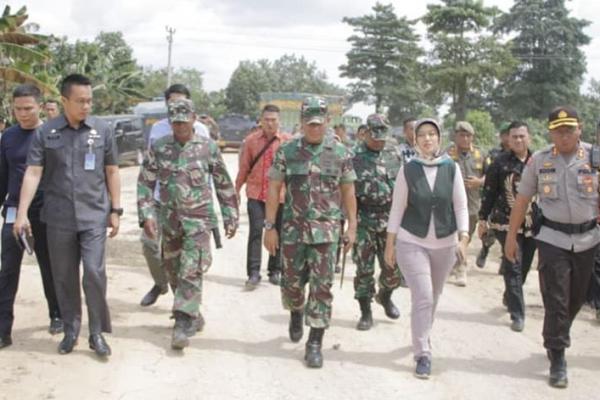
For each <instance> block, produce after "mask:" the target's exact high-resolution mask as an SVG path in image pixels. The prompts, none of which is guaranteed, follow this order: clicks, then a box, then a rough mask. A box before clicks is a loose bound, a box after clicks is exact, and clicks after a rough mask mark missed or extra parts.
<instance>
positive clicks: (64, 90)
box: [60, 74, 92, 97]
mask: <svg viewBox="0 0 600 400" xmlns="http://www.w3.org/2000/svg"><path fill="white" fill-rule="evenodd" d="M74 85H79V86H92V81H90V78H88V77H87V76H85V75H81V74H71V75H67V76H65V78H64V79H63V80H62V82H61V83H60V95H61V96H63V97H69V95H70V94H71V87H73V86H74Z"/></svg>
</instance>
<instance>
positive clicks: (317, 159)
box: [264, 97, 356, 368]
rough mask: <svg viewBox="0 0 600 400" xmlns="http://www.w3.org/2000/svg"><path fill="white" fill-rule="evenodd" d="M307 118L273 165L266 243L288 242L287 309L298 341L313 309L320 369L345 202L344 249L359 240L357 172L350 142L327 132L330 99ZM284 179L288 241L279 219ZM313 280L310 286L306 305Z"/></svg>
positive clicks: (312, 348)
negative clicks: (279, 228) (346, 144)
mask: <svg viewBox="0 0 600 400" xmlns="http://www.w3.org/2000/svg"><path fill="white" fill-rule="evenodd" d="M301 118H302V120H301V122H302V132H303V136H302V137H300V138H295V139H292V140H291V141H288V142H286V143H284V144H282V145H281V147H280V148H279V150H278V151H277V154H276V155H275V160H274V161H273V165H272V166H271V171H270V173H269V178H270V183H269V194H268V197H267V206H266V217H265V230H266V233H265V238H264V245H265V247H266V249H267V250H268V251H269V253H270V254H271V255H274V254H275V253H276V252H277V248H278V247H279V246H280V245H281V253H282V256H283V276H282V279H281V294H282V300H283V305H284V307H285V308H286V309H288V310H290V311H291V318H290V326H289V334H290V339H291V340H292V341H293V342H298V341H299V340H300V339H301V338H302V334H303V329H302V319H303V315H304V314H305V319H306V324H307V325H308V326H310V334H309V337H308V341H307V343H306V353H305V357H304V358H305V360H306V364H307V366H308V367H311V368H320V367H321V366H322V365H323V356H322V354H321V346H322V342H323V334H324V332H325V329H326V328H328V327H329V321H330V318H331V302H332V299H333V296H332V294H331V285H332V282H333V275H334V264H335V255H336V250H337V246H338V240H339V236H340V219H341V218H342V210H341V207H340V205H341V204H343V206H344V209H345V211H346V217H347V222H348V228H347V230H346V233H345V239H344V242H345V243H346V245H345V247H344V251H348V250H349V249H350V248H351V246H352V244H353V243H354V240H355V237H356V198H355V195H354V180H355V179H356V175H355V174H354V170H353V168H352V160H351V157H350V155H349V153H348V151H347V150H346V148H345V147H344V145H342V144H341V143H339V142H337V141H336V140H335V139H333V138H331V137H326V136H325V134H326V132H327V123H328V115H327V104H326V103H325V100H324V99H322V98H320V97H309V98H307V99H305V100H304V101H303V103H302V110H301ZM284 183H285V186H286V195H285V203H284V209H283V226H282V233H281V244H280V241H279V235H278V234H277V230H276V229H275V216H276V214H277V208H278V206H279V193H280V189H281V187H282V185H283V184H284ZM306 283H309V286H310V290H309V295H308V303H307V304H306V307H305V306H304V303H305V291H304V286H305V285H306ZM304 308H305V309H306V311H305V313H304Z"/></svg>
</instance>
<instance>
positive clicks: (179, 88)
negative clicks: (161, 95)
mask: <svg viewBox="0 0 600 400" xmlns="http://www.w3.org/2000/svg"><path fill="white" fill-rule="evenodd" d="M173 93H178V94H182V95H184V96H185V98H186V99H189V98H190V97H191V96H192V95H191V94H190V91H189V90H188V88H186V87H185V86H184V85H182V84H181V83H175V84H173V85H171V86H169V87H168V88H167V90H165V101H168V100H169V97H171V95H172V94H173Z"/></svg>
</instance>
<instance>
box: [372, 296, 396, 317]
mask: <svg viewBox="0 0 600 400" xmlns="http://www.w3.org/2000/svg"><path fill="white" fill-rule="evenodd" d="M375 301H376V302H378V303H379V304H381V305H382V306H383V309H384V310H385V315H386V316H387V317H388V318H391V319H398V318H400V311H398V309H397V308H396V306H395V305H394V302H392V290H387V289H379V293H377V295H376V296H375Z"/></svg>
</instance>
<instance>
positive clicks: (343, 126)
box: [333, 124, 346, 129]
mask: <svg viewBox="0 0 600 400" xmlns="http://www.w3.org/2000/svg"><path fill="white" fill-rule="evenodd" d="M338 128H339V129H346V125H344V124H337V125H336V126H334V127H333V129H338Z"/></svg>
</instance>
